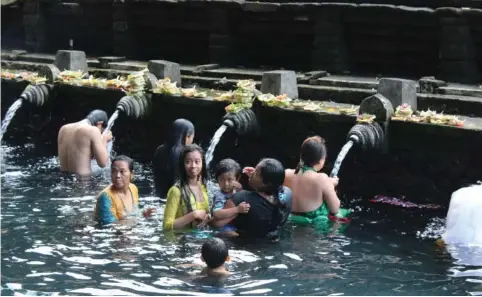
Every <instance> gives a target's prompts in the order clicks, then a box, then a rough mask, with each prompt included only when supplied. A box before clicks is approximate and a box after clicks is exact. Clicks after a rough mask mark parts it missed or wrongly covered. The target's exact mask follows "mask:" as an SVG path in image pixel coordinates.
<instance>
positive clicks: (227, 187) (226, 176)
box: [218, 172, 237, 193]
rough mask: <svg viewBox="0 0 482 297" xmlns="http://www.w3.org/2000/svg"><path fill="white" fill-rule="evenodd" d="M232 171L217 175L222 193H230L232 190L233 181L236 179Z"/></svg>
mask: <svg viewBox="0 0 482 297" xmlns="http://www.w3.org/2000/svg"><path fill="white" fill-rule="evenodd" d="M236 180H237V179H236V174H235V173H234V172H225V173H223V174H221V175H220V176H218V185H219V188H220V189H221V191H223V192H224V193H232V192H233V190H234V182H235V181H236Z"/></svg>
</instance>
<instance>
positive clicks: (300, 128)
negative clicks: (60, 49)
mask: <svg viewBox="0 0 482 297" xmlns="http://www.w3.org/2000/svg"><path fill="white" fill-rule="evenodd" d="M25 86H26V83H18V82H12V81H7V80H2V106H1V108H2V114H5V112H6V109H7V108H8V107H9V106H10V104H11V103H13V101H14V100H15V99H16V98H18V95H19V94H20V93H21V91H22V90H23V88H25ZM123 95H124V94H123V93H122V92H119V91H113V90H100V89H93V88H87V87H73V86H68V85H62V86H57V87H56V89H55V91H54V93H53V95H52V97H51V98H50V100H49V101H48V103H47V104H46V105H44V106H42V107H41V108H34V107H32V106H29V105H28V104H25V105H24V106H22V108H21V109H20V110H19V111H18V113H17V115H16V117H15V118H14V120H13V121H12V123H11V125H10V126H9V128H8V132H7V134H6V135H5V137H4V140H5V141H7V143H9V144H16V145H24V143H25V142H33V143H35V144H36V146H35V149H40V147H44V148H47V149H48V150H50V152H51V153H52V154H55V153H56V149H57V148H56V139H57V133H58V130H59V128H60V127H61V126H62V125H63V124H65V123H68V122H73V121H77V120H80V119H82V118H84V117H85V116H86V115H87V114H88V113H89V112H90V111H91V110H93V109H96V108H100V109H104V110H106V111H107V112H108V113H109V114H112V113H113V111H114V109H115V106H116V104H117V102H118V101H119V99H120V98H121V97H122V96H123ZM224 106H225V103H223V102H212V101H207V100H196V99H188V98H179V97H169V96H161V95H154V96H153V98H152V109H151V112H150V113H149V114H147V115H146V116H145V117H144V118H142V119H132V118H128V117H126V116H125V115H123V114H121V116H120V117H119V119H118V120H117V121H116V123H115V126H114V127H113V134H114V136H115V137H116V141H115V145H116V147H115V150H116V151H117V152H118V153H125V154H128V155H130V156H132V157H134V158H135V159H136V160H138V161H148V162H149V161H151V158H152V155H153V153H154V150H155V148H156V147H157V146H158V145H160V144H162V143H163V142H164V141H165V139H166V133H167V132H168V127H170V125H171V123H172V121H174V120H175V119H177V118H181V117H184V118H187V119H189V120H191V121H192V122H193V123H194V124H195V126H196V142H197V143H199V144H201V145H202V146H203V147H204V148H205V149H206V148H207V147H208V146H209V141H210V139H211V137H212V136H213V135H214V132H215V131H216V129H217V128H218V127H219V126H220V124H221V119H222V117H223V115H224V114H225V112H224ZM254 111H255V113H256V115H257V119H258V122H259V125H260V128H261V133H260V134H259V135H247V136H244V137H238V136H237V135H236V134H235V133H234V132H233V131H231V130H228V131H227V132H226V133H225V134H224V135H223V137H222V139H221V141H220V143H219V144H218V147H217V149H216V154H215V156H214V160H213V163H216V162H218V161H219V160H220V159H222V158H224V157H232V158H235V159H236V160H238V161H239V162H240V163H241V164H242V165H243V166H247V165H253V164H255V163H256V162H258V161H259V160H260V159H261V158H264V157H273V158H277V159H279V160H280V161H282V162H283V163H284V164H285V166H288V167H294V166H296V164H297V161H298V151H299V147H300V145H301V142H302V141H303V139H305V138H306V137H307V136H311V135H315V134H318V135H321V136H323V137H324V138H325V140H326V144H327V148H328V159H327V163H326V169H325V172H327V173H329V172H330V170H331V168H332V166H333V163H334V159H335V158H336V155H337V154H338V152H339V150H340V149H341V147H342V146H343V144H344V143H345V141H346V135H347V133H348V131H349V130H350V128H351V127H352V126H353V125H354V124H355V120H354V118H353V117H350V116H343V115H329V114H325V115H323V114H314V113H307V112H303V111H288V110H282V109H277V108H268V107H263V106H255V108H254ZM478 129H479V130H477V129H461V128H454V127H447V126H435V125H426V124H414V123H406V122H391V123H390V125H389V143H388V146H389V150H388V153H386V154H383V153H380V152H370V151H367V152H361V151H360V150H358V149H356V148H355V149H354V150H353V151H352V152H350V153H349V154H348V155H347V158H346V160H345V161H344V163H343V166H342V168H341V171H340V173H339V177H340V180H341V181H340V188H339V190H340V193H341V194H343V195H348V196H349V197H353V196H365V197H373V196H374V195H376V194H380V193H382V194H390V195H406V196H407V197H408V199H409V200H412V201H431V202H436V203H440V204H447V203H448V201H449V198H450V193H451V192H452V191H454V190H456V189H458V188H460V187H462V186H464V185H466V184H470V183H475V182H476V181H477V180H482V172H481V170H480V168H482V154H480V148H481V147H482V130H480V127H479V128H478Z"/></svg>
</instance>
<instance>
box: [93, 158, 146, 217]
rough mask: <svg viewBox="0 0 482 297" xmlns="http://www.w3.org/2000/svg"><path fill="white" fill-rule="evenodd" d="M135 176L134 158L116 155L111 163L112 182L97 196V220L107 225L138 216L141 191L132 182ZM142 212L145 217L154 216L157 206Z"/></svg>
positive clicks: (95, 214)
mask: <svg viewBox="0 0 482 297" xmlns="http://www.w3.org/2000/svg"><path fill="white" fill-rule="evenodd" d="M133 176H134V162H133V161H132V159H131V158H129V157H127V156H124V155H120V156H117V157H115V158H114V160H113V161H112V165H111V179H112V183H111V184H110V185H109V186H108V187H107V188H105V189H104V190H102V192H101V193H100V194H99V196H98V197H97V203H96V205H95V209H94V220H95V221H97V222H99V223H101V224H103V225H107V224H111V223H114V222H116V221H119V220H124V219H127V218H129V217H136V216H137V214H138V206H139V193H138V191H137V187H136V186H135V185H134V184H133V183H131V181H132V177H133ZM142 214H143V216H144V217H149V216H152V215H154V214H155V208H148V209H146V210H144V211H143V213H142Z"/></svg>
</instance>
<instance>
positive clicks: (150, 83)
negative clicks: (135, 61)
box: [144, 72, 157, 90]
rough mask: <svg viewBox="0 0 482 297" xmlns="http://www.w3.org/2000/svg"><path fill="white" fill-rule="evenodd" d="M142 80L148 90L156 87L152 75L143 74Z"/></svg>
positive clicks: (155, 80)
mask: <svg viewBox="0 0 482 297" xmlns="http://www.w3.org/2000/svg"><path fill="white" fill-rule="evenodd" d="M144 79H145V80H146V87H147V89H148V90H152V89H154V88H155V87H156V85H157V78H156V76H155V75H154V74H152V73H150V72H146V74H144Z"/></svg>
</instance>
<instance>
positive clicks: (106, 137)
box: [102, 131, 113, 143]
mask: <svg viewBox="0 0 482 297" xmlns="http://www.w3.org/2000/svg"><path fill="white" fill-rule="evenodd" d="M102 138H103V139H104V140H105V142H106V143H108V142H109V141H111V140H112V138H113V136H112V131H107V133H105V134H103V135H102Z"/></svg>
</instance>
